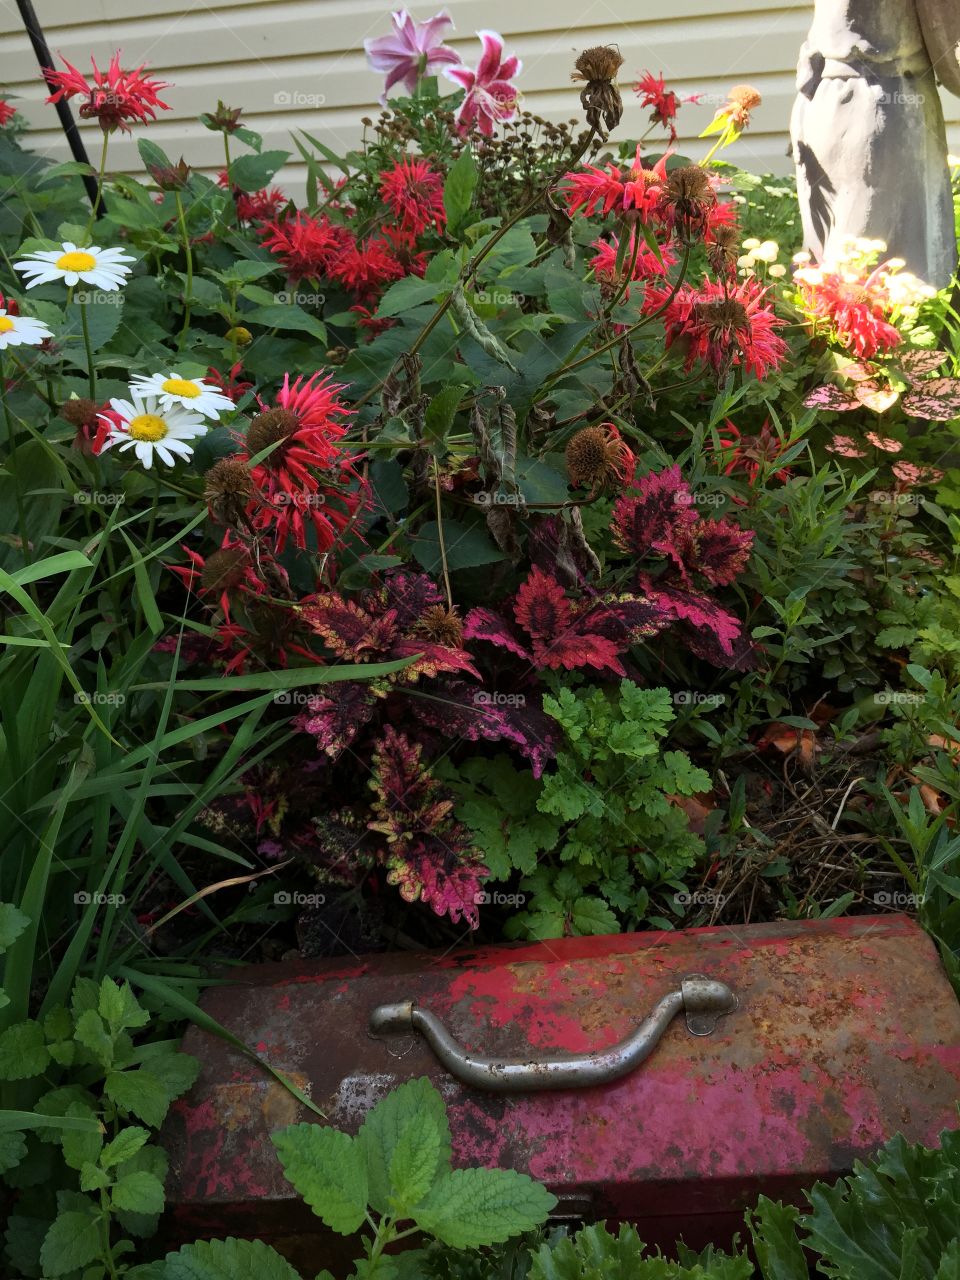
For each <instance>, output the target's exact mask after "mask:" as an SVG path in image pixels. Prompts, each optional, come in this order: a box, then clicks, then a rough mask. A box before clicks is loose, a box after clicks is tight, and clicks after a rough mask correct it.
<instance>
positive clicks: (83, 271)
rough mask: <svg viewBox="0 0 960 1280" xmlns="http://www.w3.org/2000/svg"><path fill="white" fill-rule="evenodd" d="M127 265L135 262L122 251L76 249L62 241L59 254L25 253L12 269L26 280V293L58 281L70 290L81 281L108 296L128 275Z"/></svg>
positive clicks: (95, 247)
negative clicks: (28, 290)
mask: <svg viewBox="0 0 960 1280" xmlns="http://www.w3.org/2000/svg"><path fill="white" fill-rule="evenodd" d="M128 262H136V258H134V257H133V256H132V255H131V254H129V253H124V251H123V250H122V249H101V248H100V246H99V245H96V244H92V245H90V246H89V247H88V248H86V249H78V248H77V246H76V245H75V244H73V243H72V242H71V241H70V240H65V241H64V242H63V248H62V250H59V249H42V250H38V251H37V252H36V253H28V254H27V255H26V257H24V258H23V259H22V260H21V261H20V262H15V263H14V264H13V265H14V267H15V269H16V270H17V271H19V272H20V273H21V274H22V275H23V276H24V277H26V281H27V283H26V287H27V288H28V289H32V288H33V287H34V285H38V284H50V283H51V281H53V280H62V281H63V282H64V284H66V285H67V286H68V287H69V288H71V289H72V288H73V286H74V285H75V284H79V282H80V281H81V280H82V281H83V283H84V284H91V285H93V286H94V288H96V289H103V290H104V292H106V293H111V292H113V291H114V290H117V289H119V288H120V286H121V285H122V284H123V282H124V281H125V280H126V278H127V276H128V275H129V274H130V268H129V267H128V266H126V265H125V264H126V263H128ZM31 277H32V279H31Z"/></svg>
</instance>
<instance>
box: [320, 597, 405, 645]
mask: <svg viewBox="0 0 960 1280" xmlns="http://www.w3.org/2000/svg"><path fill="white" fill-rule="evenodd" d="M301 617H302V618H303V621H304V622H305V623H306V624H307V626H308V627H309V628H310V629H311V630H312V631H314V632H316V634H317V635H318V636H320V637H321V639H322V640H323V642H324V644H325V645H326V646H327V648H328V649H332V650H333V652H334V653H335V654H336V655H337V657H339V658H349V659H351V661H353V662H369V661H377V660H379V659H380V658H382V657H383V655H384V654H386V653H387V652H388V651H389V649H390V646H391V645H392V643H393V641H394V638H395V637H396V635H397V630H398V628H397V619H396V614H393V613H390V614H385V615H383V616H381V617H376V616H374V615H373V614H372V613H369V612H368V611H367V610H366V609H363V608H361V607H360V605H358V604H355V603H354V602H353V601H352V600H344V598H343V597H342V596H341V595H339V594H338V593H337V592H336V591H327V592H324V593H323V594H322V595H318V596H314V597H313V599H312V600H309V601H307V602H306V603H305V604H304V605H303V607H302V609H301Z"/></svg>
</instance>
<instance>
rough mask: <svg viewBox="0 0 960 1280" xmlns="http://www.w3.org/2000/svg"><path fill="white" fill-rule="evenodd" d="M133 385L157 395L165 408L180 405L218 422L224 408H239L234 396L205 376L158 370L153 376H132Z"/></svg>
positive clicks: (134, 389) (138, 389)
mask: <svg viewBox="0 0 960 1280" xmlns="http://www.w3.org/2000/svg"><path fill="white" fill-rule="evenodd" d="M130 388H131V390H133V391H136V392H138V393H139V394H140V395H142V396H156V397H157V399H158V400H159V401H160V407H161V408H163V409H175V408H176V407H177V406H178V405H179V406H180V407H181V408H184V409H192V410H193V412H194V413H199V414H201V415H202V416H203V417H204V418H213V419H214V421H216V420H217V419H218V418H219V417H220V414H221V412H222V411H223V410H224V409H227V410H230V409H233V408H234V407H235V406H234V403H233V401H232V400H231V399H230V397H229V396H225V395H224V394H223V392H222V391H218V390H217V388H216V387H215V386H214V384H213V383H212V382H207V381H206V380H205V379H203V378H181V377H180V376H179V375H178V374H176V373H166V374H165V373H154V374H151V376H150V377H149V378H148V377H147V376H146V375H145V374H137V375H135V376H134V377H133V378H131V379H130Z"/></svg>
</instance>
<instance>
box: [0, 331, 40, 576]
mask: <svg viewBox="0 0 960 1280" xmlns="http://www.w3.org/2000/svg"><path fill="white" fill-rule="evenodd" d="M0 400H3V420H4V422H5V423H6V427H7V450H8V459H7V466H8V467H9V469H10V472H11V474H12V476H13V492H14V497H15V499H16V504H17V525H18V528H19V532H20V549H21V550H22V552H23V560H24V564H29V563H30V539H29V537H28V536H27V513H26V511H25V510H24V507H23V492H22V490H21V488H20V469H19V467H18V466H17V464H16V462H15V461H14V457H13V451H14V448H15V447H16V436H15V431H14V426H13V414H12V413H11V412H10V405H9V404H8V403H7V362H6V360H5V359H4V354H3V352H2V351H0ZM30 594H31V596H32V595H33V589H32V588H31V590H30Z"/></svg>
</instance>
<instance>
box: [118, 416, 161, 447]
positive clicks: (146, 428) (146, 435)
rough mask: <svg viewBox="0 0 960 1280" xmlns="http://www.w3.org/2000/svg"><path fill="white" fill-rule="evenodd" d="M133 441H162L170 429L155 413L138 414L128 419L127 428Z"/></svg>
mask: <svg viewBox="0 0 960 1280" xmlns="http://www.w3.org/2000/svg"><path fill="white" fill-rule="evenodd" d="M128 430H129V432H130V434H131V435H132V436H133V438H134V440H149V441H151V442H152V441H156V440H162V439H163V437H164V436H165V435H166V434H167V432H168V431H169V430H170V428H169V427H168V426H167V424H166V423H165V422H164V420H163V418H161V417H160V416H159V414H156V413H140V414H138V415H137V416H136V417H135V418H131V419H130V426H129V428H128Z"/></svg>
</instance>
